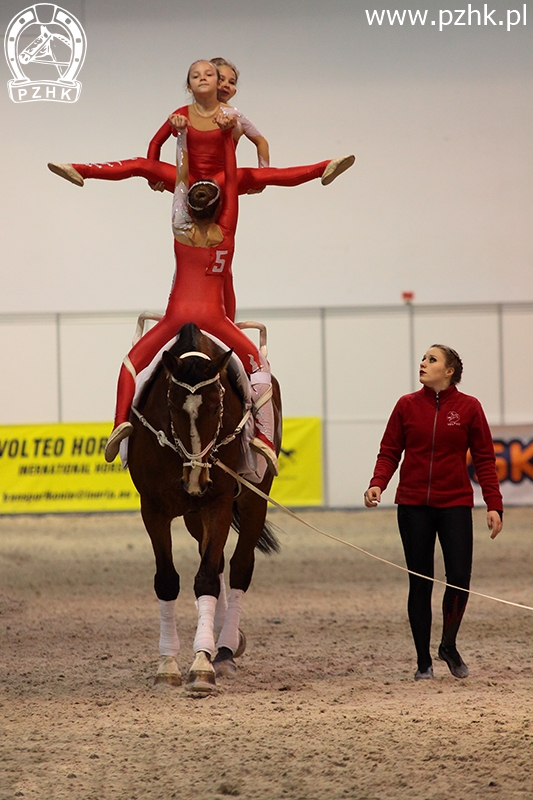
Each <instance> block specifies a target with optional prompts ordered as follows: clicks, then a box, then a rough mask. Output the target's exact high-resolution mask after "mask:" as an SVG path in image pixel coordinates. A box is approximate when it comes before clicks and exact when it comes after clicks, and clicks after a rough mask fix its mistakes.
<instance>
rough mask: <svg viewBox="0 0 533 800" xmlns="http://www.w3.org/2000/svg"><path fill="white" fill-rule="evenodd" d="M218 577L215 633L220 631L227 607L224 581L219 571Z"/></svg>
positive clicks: (222, 574)
mask: <svg viewBox="0 0 533 800" xmlns="http://www.w3.org/2000/svg"><path fill="white" fill-rule="evenodd" d="M218 577H219V578H220V594H219V596H218V600H217V606H216V609H215V633H220V631H221V630H222V626H223V625H224V620H225V619H226V611H227V608H228V598H227V595H226V581H225V580H224V573H223V572H221V573H220V575H219V576H218Z"/></svg>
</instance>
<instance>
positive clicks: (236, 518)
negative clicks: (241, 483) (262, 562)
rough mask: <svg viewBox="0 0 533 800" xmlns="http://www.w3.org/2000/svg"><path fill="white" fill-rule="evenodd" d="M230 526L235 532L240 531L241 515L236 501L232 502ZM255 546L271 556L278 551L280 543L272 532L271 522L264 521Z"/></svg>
mask: <svg viewBox="0 0 533 800" xmlns="http://www.w3.org/2000/svg"><path fill="white" fill-rule="evenodd" d="M231 527H232V528H233V530H234V531H236V532H237V533H240V532H241V515H240V512H239V506H238V505H237V503H236V502H234V503H233V514H232V520H231ZM256 547H257V549H258V550H259V551H260V552H261V553H264V554H265V555H267V556H271V555H272V554H273V553H279V552H280V550H281V545H280V543H279V539H278V537H277V536H276V534H275V532H274V526H273V525H271V523H269V522H265V523H264V525H263V530H262V531H261V536H260V537H259V539H258V541H257V544H256Z"/></svg>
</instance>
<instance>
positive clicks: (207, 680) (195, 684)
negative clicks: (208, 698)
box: [187, 670, 217, 694]
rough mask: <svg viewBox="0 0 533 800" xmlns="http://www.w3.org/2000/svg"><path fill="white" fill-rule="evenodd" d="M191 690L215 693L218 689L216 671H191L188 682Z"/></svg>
mask: <svg viewBox="0 0 533 800" xmlns="http://www.w3.org/2000/svg"><path fill="white" fill-rule="evenodd" d="M187 689H188V691H189V692H197V693H198V694H214V693H215V692H216V691H217V684H216V679H215V672H214V670H213V672H192V671H191V672H189V681H188V683H187Z"/></svg>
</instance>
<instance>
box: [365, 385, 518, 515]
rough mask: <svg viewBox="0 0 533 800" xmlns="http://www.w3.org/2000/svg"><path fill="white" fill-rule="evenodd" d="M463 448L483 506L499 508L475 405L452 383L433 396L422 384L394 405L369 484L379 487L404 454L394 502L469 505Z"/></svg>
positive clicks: (486, 435) (484, 428)
mask: <svg viewBox="0 0 533 800" xmlns="http://www.w3.org/2000/svg"><path fill="white" fill-rule="evenodd" d="M469 448H470V452H471V455H472V460H473V463H474V468H475V470H476V475H477V479H478V481H479V483H480V486H481V490H482V492H483V498H484V500H485V503H486V504H487V508H488V510H489V511H503V501H502V495H501V492H500V486H499V482H498V476H497V474H496V465H495V457H494V445H493V443H492V435H491V432H490V428H489V425H488V423H487V419H486V417H485V414H484V412H483V409H482V407H481V403H480V402H479V400H477V399H476V398H475V397H471V396H470V395H467V394H463V393H462V392H459V391H457V387H456V386H455V385H452V386H450V387H449V388H448V389H444V390H443V391H441V392H439V393H438V394H437V393H435V392H434V391H433V389H428V388H427V387H426V386H424V387H422V389H420V391H418V392H413V393H412V394H406V395H404V396H403V397H400V399H399V400H398V402H397V403H396V406H395V407H394V410H393V412H392V414H391V416H390V419H389V421H388V423H387V427H386V429H385V433H384V434H383V439H382V440H381V446H380V450H379V455H378V457H377V461H376V466H375V468H374V475H373V477H372V480H371V481H370V486H379V488H380V489H381V490H382V491H383V490H384V489H385V488H386V487H387V485H388V483H389V481H390V479H391V478H392V476H393V475H394V472H395V471H396V469H397V467H398V464H399V463H400V459H401V457H402V453H404V454H405V455H404V459H403V462H402V465H401V468H400V482H399V485H398V490H397V492H396V498H395V502H396V503H399V504H403V505H416V506H422V505H428V506H435V507H437V508H444V507H446V506H473V505H474V493H473V490H472V484H471V483H470V478H469V476H468V472H467V468H466V453H467V450H468V449H469Z"/></svg>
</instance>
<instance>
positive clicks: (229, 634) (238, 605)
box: [217, 589, 244, 653]
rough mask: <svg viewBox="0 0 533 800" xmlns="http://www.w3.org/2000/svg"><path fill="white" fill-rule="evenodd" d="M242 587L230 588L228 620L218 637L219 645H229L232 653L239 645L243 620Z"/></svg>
mask: <svg viewBox="0 0 533 800" xmlns="http://www.w3.org/2000/svg"><path fill="white" fill-rule="evenodd" d="M243 596H244V591H243V590H242V589H230V591H229V598H228V610H227V612H226V621H225V622H224V627H223V628H222V631H221V633H220V636H219V637H218V642H217V647H218V648H220V647H227V648H228V649H229V650H231V652H232V653H234V652H235V650H236V649H237V647H238V646H239V622H240V621H241V610H242V598H243Z"/></svg>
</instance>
